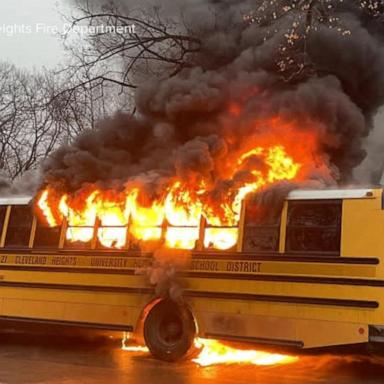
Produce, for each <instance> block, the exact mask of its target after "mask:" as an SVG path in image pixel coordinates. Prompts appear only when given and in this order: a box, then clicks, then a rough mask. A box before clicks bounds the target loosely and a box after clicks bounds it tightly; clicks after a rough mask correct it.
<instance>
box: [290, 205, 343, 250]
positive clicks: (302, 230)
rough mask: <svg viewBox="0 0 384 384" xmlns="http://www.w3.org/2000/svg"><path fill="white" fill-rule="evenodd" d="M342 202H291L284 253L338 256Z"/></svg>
mask: <svg viewBox="0 0 384 384" xmlns="http://www.w3.org/2000/svg"><path fill="white" fill-rule="evenodd" d="M341 207H342V202H341V200H318V201H290V202H289V204H288V221H287V240H286V251H287V252H322V253H326V254H327V253H328V254H329V253H331V254H340V240H341Z"/></svg>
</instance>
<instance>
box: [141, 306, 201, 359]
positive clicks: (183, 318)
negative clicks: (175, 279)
mask: <svg viewBox="0 0 384 384" xmlns="http://www.w3.org/2000/svg"><path fill="white" fill-rule="evenodd" d="M195 336H196V325H195V321H194V318H193V316H192V313H191V312H190V310H189V309H188V308H187V307H186V306H183V305H179V304H177V303H175V302H174V301H172V300H169V299H167V300H163V301H160V302H159V303H158V304H156V305H155V306H154V307H153V308H152V309H151V310H150V312H149V313H148V315H147V317H146V318H145V320H144V340H145V343H146V345H147V347H148V349H149V351H150V352H151V354H152V355H153V356H154V357H156V358H157V359H160V360H164V361H177V360H180V359H182V358H186V357H188V356H189V355H190V354H191V353H192V352H193V351H194V339H195Z"/></svg>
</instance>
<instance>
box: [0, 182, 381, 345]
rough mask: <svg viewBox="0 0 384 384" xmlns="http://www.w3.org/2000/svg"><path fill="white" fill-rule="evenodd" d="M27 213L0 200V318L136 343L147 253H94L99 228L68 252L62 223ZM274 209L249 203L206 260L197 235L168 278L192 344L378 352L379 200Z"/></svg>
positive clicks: (149, 291) (305, 194)
mask: <svg viewBox="0 0 384 384" xmlns="http://www.w3.org/2000/svg"><path fill="white" fill-rule="evenodd" d="M31 205H32V203H31V198H30V197H14V198H7V199H4V198H3V199H0V290H1V292H0V318H1V319H4V320H18V321H23V320H27V321H31V320H35V321H38V322H47V323H50V322H52V323H60V324H68V325H71V324H73V325H84V326H87V327H88V326H90V327H92V326H94V327H102V328H106V329H118V330H124V331H137V332H138V334H139V333H140V330H141V324H142V321H143V318H144V317H145V315H146V314H147V313H148V312H149V310H150V308H152V307H151V306H153V305H154V304H156V303H158V301H159V298H158V297H156V294H155V290H154V288H153V287H152V286H151V285H150V284H149V282H148V278H147V275H146V273H145V269H146V268H147V267H149V266H150V265H151V263H152V260H153V255H152V253H151V252H147V251H145V250H144V248H142V249H140V247H141V244H139V243H137V242H130V241H128V240H127V241H126V243H125V244H124V246H123V247H122V249H120V250H115V249H109V248H106V247H104V246H101V245H100V244H99V243H98V242H97V235H96V234H97V231H100V230H102V228H101V227H100V225H98V224H97V223H95V225H94V226H93V227H89V228H82V229H86V231H87V232H89V233H90V235H89V234H88V235H89V236H90V240H89V241H88V242H81V243H76V242H70V241H68V240H67V239H66V238H67V236H66V234H67V231H68V230H69V229H70V228H68V226H67V225H66V224H65V222H64V223H63V224H62V225H61V226H59V227H54V228H50V227H48V226H45V225H44V224H42V223H41V222H40V221H39V220H37V219H36V217H33V215H32V214H31V212H32V208H31ZM273 209H274V211H273ZM273 209H272V207H270V206H268V205H262V204H261V203H260V202H257V201H252V199H248V200H247V201H246V202H245V203H244V205H243V209H242V213H241V220H240V224H239V228H238V233H239V235H238V240H237V243H236V245H234V246H233V248H232V249H230V250H227V251H213V250H212V249H210V248H209V245H208V246H207V244H205V243H204V236H205V234H204V232H205V231H207V229H208V228H204V224H203V225H201V226H200V227H199V239H198V241H197V243H196V246H195V249H194V250H192V251H191V252H190V257H189V258H188V259H187V261H186V265H185V267H183V268H182V269H181V270H180V273H179V275H178V278H179V279H180V280H182V285H183V286H184V287H185V288H184V291H183V297H184V298H185V301H186V305H187V306H188V308H189V311H190V313H191V314H192V316H193V319H194V321H195V322H196V324H197V326H198V333H199V335H200V336H202V337H213V338H225V339H232V340H238V341H249V342H255V343H260V342H262V343H277V344H286V345H292V346H299V347H305V348H308V347H319V346H327V345H337V344H349V343H359V342H367V341H369V340H374V341H383V340H384V334H383V329H384V327H383V325H384V309H383V308H384V236H383V234H384V204H383V191H382V190H381V189H358V190H357V189H353V190H352V189H351V190H324V191H294V192H291V193H290V195H289V197H288V198H287V199H285V201H284V203H283V206H282V209H278V210H276V209H275V208H273ZM73 230H76V228H74V229H73ZM116 230H117V229H116ZM119 230H127V228H124V227H122V228H119ZM158 230H159V231H163V230H164V228H163V226H162V225H160V226H159V228H158ZM127 238H129V236H128V237H127ZM163 252H164V251H163ZM170 252H173V251H170ZM176 256H177V255H176Z"/></svg>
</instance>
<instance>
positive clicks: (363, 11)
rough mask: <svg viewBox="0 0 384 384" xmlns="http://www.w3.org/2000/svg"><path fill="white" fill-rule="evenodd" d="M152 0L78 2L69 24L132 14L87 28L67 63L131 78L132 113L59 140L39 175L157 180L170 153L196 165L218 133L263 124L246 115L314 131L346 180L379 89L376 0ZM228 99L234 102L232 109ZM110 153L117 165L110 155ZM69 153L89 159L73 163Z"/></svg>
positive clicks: (68, 181) (235, 133)
mask: <svg viewBox="0 0 384 384" xmlns="http://www.w3.org/2000/svg"><path fill="white" fill-rule="evenodd" d="M162 5H163V8H161V7H160V6H159V7H155V8H150V7H148V8H147V10H146V11H145V12H143V10H142V9H138V7H137V4H135V3H134V2H130V1H116V2H112V3H108V4H107V5H105V4H104V2H96V3H94V2H92V3H90V2H87V1H83V2H82V1H80V2H78V7H79V8H78V9H79V11H80V15H79V16H77V17H75V18H74V20H73V23H74V24H73V25H76V24H78V23H89V24H90V25H95V24H99V23H102V24H106V25H111V26H116V25H121V26H124V25H128V24H130V23H135V25H136V27H137V28H136V31H135V33H133V34H132V33H129V34H127V35H124V34H123V35H109V34H108V35H96V36H91V37H90V38H89V39H88V41H87V45H86V47H87V49H86V54H84V55H81V56H80V57H81V60H79V61H78V65H77V67H76V70H75V72H76V73H83V71H88V73H90V79H89V81H90V83H95V84H100V83H105V82H110V83H114V84H117V85H118V86H120V87H121V88H122V90H124V89H126V90H127V92H132V89H135V91H134V97H135V105H136V108H137V112H138V113H137V118H136V119H131V118H129V117H128V116H125V115H119V116H117V117H116V118H115V119H113V120H108V121H106V122H104V123H102V124H101V125H100V126H99V128H98V129H97V132H95V134H88V133H87V134H86V135H85V136H82V137H80V138H79V139H78V140H76V141H75V142H74V143H73V145H71V146H69V147H67V148H61V149H60V150H59V151H58V152H56V153H55V154H54V155H53V156H52V157H51V158H50V161H49V162H48V163H46V166H45V172H46V173H45V174H46V180H47V181H49V182H55V180H56V181H58V180H60V183H61V185H64V186H65V188H66V189H69V190H76V189H78V188H80V187H81V185H82V183H89V182H103V183H108V182H114V181H116V180H121V181H126V180H127V179H129V178H130V177H136V176H139V175H140V176H144V175H146V176H145V177H147V176H148V175H147V174H148V172H150V173H151V175H152V176H151V180H152V181H151V183H150V184H151V185H153V184H154V185H156V182H155V183H153V179H154V178H155V179H156V178H157V180H158V182H159V183H160V184H161V182H162V180H163V178H164V177H168V176H169V175H172V174H175V173H178V172H179V170H180V166H179V165H180V164H183V172H184V174H187V175H191V174H196V173H198V172H201V173H204V172H206V170H209V169H210V167H211V166H212V164H213V163H215V161H216V160H215V156H216V155H215V153H216V152H215V150H214V148H219V147H223V143H222V138H223V137H224V136H226V137H231V138H235V139H234V141H233V143H235V142H236V140H238V141H239V140H240V139H238V138H239V137H240V138H242V139H244V138H246V137H249V136H250V135H252V134H253V133H254V131H255V130H256V131H258V130H261V128H257V124H253V125H252V124H251V122H252V121H258V120H260V119H269V118H271V117H273V116H281V117H282V118H283V119H284V120H285V121H294V122H295V123H296V124H297V125H302V127H303V128H302V129H303V130H305V129H308V130H312V131H314V132H317V133H319V150H320V151H321V152H322V153H323V154H324V158H323V160H324V162H325V163H326V164H327V165H328V166H329V168H330V169H331V170H332V173H333V177H334V178H335V180H336V181H337V182H340V183H345V182H350V181H352V171H353V169H354V168H355V167H356V166H358V165H359V164H360V163H361V162H362V161H363V159H364V158H365V156H366V153H365V151H364V147H363V143H364V140H365V138H366V137H367V135H368V134H369V132H370V131H371V129H372V125H373V116H374V115H375V113H376V112H377V110H378V108H379V107H380V106H381V105H382V103H383V101H384V75H383V73H382V68H383V65H384V51H383V37H384V33H383V28H382V23H381V20H382V14H383V13H382V7H381V5H380V4H379V3H378V2H375V1H350V2H348V3H346V2H343V1H337V0H317V1H316V0H312V1H310V0H298V1H285V0H279V1H277V0H273V1H258V2H257V1H248V0H244V1H236V2H235V1H230V0H221V1H208V0H207V1H187V2H185V3H183V5H182V6H177V5H175V4H174V3H172V2H164V3H162ZM233 103H237V104H239V105H240V109H241V112H240V113H239V114H238V116H236V119H232V121H230V120H229V118H228V110H229V109H230V106H231V105H232V104H233ZM230 123H231V124H230ZM250 127H253V128H250ZM265 129H266V130H268V128H265ZM208 142H209V144H208ZM122 143H124V144H122ZM233 143H232V144H233ZM233 145H234V146H233ZM233 145H232V147H231V148H230V149H229V148H225V149H224V150H233V149H234V148H235V147H236V145H237V144H233ZM117 154H118V155H117ZM183 156H185V159H187V160H185V159H184V158H183ZM116 159H118V160H124V164H126V167H125V168H124V169H120V168H119V167H116ZM79 163H83V164H87V167H88V168H90V169H93V170H97V171H96V172H93V173H92V175H91V174H90V173H89V172H86V171H84V173H83V174H82V173H81V172H80V173H79V172H78V169H77V167H76V165H75V164H79ZM187 164H190V167H192V168H191V169H188V166H186V165H187ZM198 167H200V168H198ZM116 169H120V171H118V172H117V171H116ZM154 174H155V175H156V176H153V175H154ZM96 175H97V176H96ZM104 175H107V176H104Z"/></svg>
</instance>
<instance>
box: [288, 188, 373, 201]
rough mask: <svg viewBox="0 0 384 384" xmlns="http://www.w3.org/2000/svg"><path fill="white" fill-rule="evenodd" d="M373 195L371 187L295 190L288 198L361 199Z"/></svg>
mask: <svg viewBox="0 0 384 384" xmlns="http://www.w3.org/2000/svg"><path fill="white" fill-rule="evenodd" d="M373 196H374V189H372V188H366V189H318V190H295V191H292V192H290V193H289V195H288V200H327V199H362V198H367V197H373Z"/></svg>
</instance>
